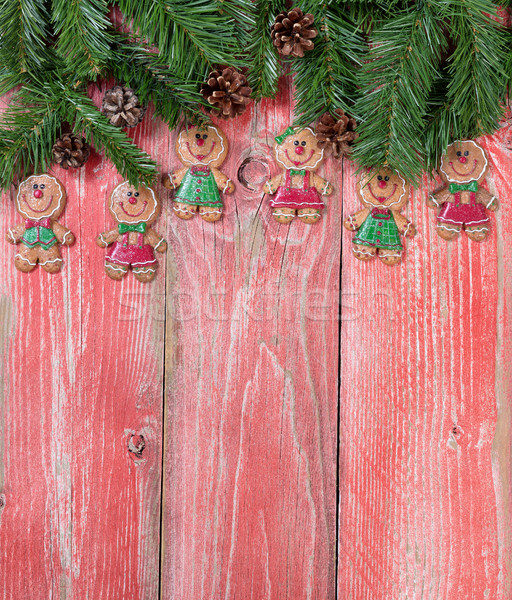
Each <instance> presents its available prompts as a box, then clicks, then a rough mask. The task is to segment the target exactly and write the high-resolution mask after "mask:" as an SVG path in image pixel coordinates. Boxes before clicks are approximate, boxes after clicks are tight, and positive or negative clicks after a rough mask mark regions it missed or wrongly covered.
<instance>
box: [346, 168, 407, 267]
mask: <svg viewBox="0 0 512 600" xmlns="http://www.w3.org/2000/svg"><path fill="white" fill-rule="evenodd" d="M357 193H358V196H359V200H360V201H361V202H362V204H364V206H365V208H363V209H362V210H360V211H359V212H357V213H355V214H354V215H350V216H349V217H348V218H347V219H345V222H344V223H343V225H344V226H345V228H346V229H348V230H349V231H357V233H356V235H355V236H354V238H353V239H352V242H353V244H352V251H353V253H354V256H355V257H356V258H358V259H359V260H369V259H371V258H373V257H374V256H378V257H379V258H380V260H381V261H382V262H383V263H385V264H387V265H396V264H397V263H399V262H400V261H401V260H402V252H403V246H402V242H401V241H400V234H402V235H403V236H405V237H412V236H414V235H416V228H415V227H414V225H413V224H412V223H410V222H409V221H408V220H407V219H406V218H405V217H404V216H403V215H402V214H400V210H401V209H402V208H403V207H404V206H405V204H406V203H407V201H408V199H409V186H408V185H407V183H406V182H405V179H403V177H402V176H401V175H400V174H399V173H397V172H396V171H392V170H391V169H387V168H382V169H379V170H378V171H373V170H370V171H368V172H367V173H366V174H365V175H364V176H362V177H361V178H360V180H359V182H358V184H357Z"/></svg>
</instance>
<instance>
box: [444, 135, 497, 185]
mask: <svg viewBox="0 0 512 600" xmlns="http://www.w3.org/2000/svg"><path fill="white" fill-rule="evenodd" d="M487 169H488V161H487V157H486V156H485V153H484V151H483V149H482V148H481V147H480V146H479V145H478V144H477V143H476V142H474V141H473V140H465V141H461V142H454V143H453V144H450V146H448V148H447V149H446V154H443V157H442V158H441V167H440V171H441V177H442V178H443V179H445V181H447V182H453V183H470V182H471V181H478V182H480V181H483V179H484V178H485V176H486V174H487Z"/></svg>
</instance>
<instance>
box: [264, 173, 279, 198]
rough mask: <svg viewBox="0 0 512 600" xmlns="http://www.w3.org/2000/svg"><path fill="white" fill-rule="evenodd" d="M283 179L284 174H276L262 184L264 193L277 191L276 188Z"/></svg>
mask: <svg viewBox="0 0 512 600" xmlns="http://www.w3.org/2000/svg"><path fill="white" fill-rule="evenodd" d="M283 181H284V175H276V176H275V177H272V179H269V180H268V181H267V182H266V183H265V185H264V186H263V191H264V192H265V194H275V193H276V192H277V188H278V187H280V186H281V185H283Z"/></svg>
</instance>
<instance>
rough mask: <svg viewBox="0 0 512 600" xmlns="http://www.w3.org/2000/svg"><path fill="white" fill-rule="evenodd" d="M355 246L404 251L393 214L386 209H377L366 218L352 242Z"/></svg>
mask: <svg viewBox="0 0 512 600" xmlns="http://www.w3.org/2000/svg"><path fill="white" fill-rule="evenodd" d="M352 241H353V242H354V244H361V245H363V246H374V247H375V248H387V249H392V250H402V248H403V247H402V243H401V241H400V233H399V232H398V227H397V226H396V223H395V219H394V217H393V213H392V212H391V211H390V210H389V209H387V208H385V207H382V208H380V207H377V208H374V209H373V210H372V212H371V213H370V214H369V215H368V216H367V217H366V219H365V220H364V222H363V224H362V225H361V227H360V228H359V230H358V231H357V234H356V236H355V237H354V239H353V240H352Z"/></svg>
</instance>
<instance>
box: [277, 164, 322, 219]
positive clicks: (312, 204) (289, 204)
mask: <svg viewBox="0 0 512 600" xmlns="http://www.w3.org/2000/svg"><path fill="white" fill-rule="evenodd" d="M292 173H293V174H294V175H296V174H297V175H302V177H303V181H302V188H292V184H291V174H292ZM309 178H310V171H306V170H305V169H302V170H300V171H295V170H294V169H289V170H287V171H286V175H285V181H284V186H279V187H278V188H277V192H276V194H275V196H274V197H273V198H271V199H270V206H271V207H272V208H293V209H295V210H300V209H301V208H316V209H321V208H324V207H325V204H324V203H323V200H322V198H321V197H320V194H319V193H318V190H317V189H316V188H315V187H309Z"/></svg>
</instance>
